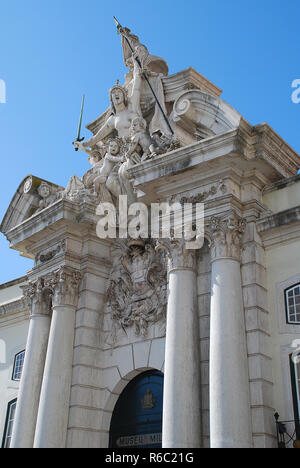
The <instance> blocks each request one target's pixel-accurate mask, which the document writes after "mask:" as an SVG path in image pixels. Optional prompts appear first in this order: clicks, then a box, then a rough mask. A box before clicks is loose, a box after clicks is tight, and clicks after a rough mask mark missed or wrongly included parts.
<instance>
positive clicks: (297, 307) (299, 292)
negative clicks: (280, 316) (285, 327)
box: [285, 284, 300, 325]
mask: <svg viewBox="0 0 300 468" xmlns="http://www.w3.org/2000/svg"><path fill="white" fill-rule="evenodd" d="M285 304H286V312H287V322H288V323H292V324H299V325H300V284H296V285H295V286H292V287H291V288H289V289H286V291H285Z"/></svg>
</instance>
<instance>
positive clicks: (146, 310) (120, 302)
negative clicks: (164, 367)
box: [107, 239, 167, 341]
mask: <svg viewBox="0 0 300 468" xmlns="http://www.w3.org/2000/svg"><path fill="white" fill-rule="evenodd" d="M166 307H167V269H166V260H165V258H164V254H163V252H157V251H156V250H155V245H154V243H153V242H152V241H143V240H141V239H138V240H131V241H128V243H127V246H126V250H125V252H123V253H122V254H121V255H119V256H118V257H117V258H116V260H115V262H114V267H113V269H112V272H111V275H110V283H109V287H108V292H107V312H109V313H110V314H111V319H112V334H111V338H112V341H114V340H115V339H116V333H117V329H118V328H122V329H123V331H124V332H125V333H126V330H128V329H129V328H130V327H134V330H135V334H136V335H137V336H140V335H141V336H143V337H146V336H147V334H148V330H149V327H150V326H151V325H152V324H155V323H157V322H159V321H161V322H162V323H163V324H164V323H165V318H166Z"/></svg>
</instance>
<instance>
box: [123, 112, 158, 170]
mask: <svg viewBox="0 0 300 468" xmlns="http://www.w3.org/2000/svg"><path fill="white" fill-rule="evenodd" d="M146 128H147V123H146V121H145V119H143V117H135V118H134V119H133V120H132V122H131V127H130V140H129V141H130V143H129V150H128V151H127V152H126V157H127V158H129V159H131V161H132V162H133V163H135V164H138V163H140V162H143V161H146V159H148V158H149V157H150V156H151V153H152V152H153V150H154V141H153V140H152V139H151V137H150V135H149V133H148V132H147V130H146ZM151 150H152V151H151Z"/></svg>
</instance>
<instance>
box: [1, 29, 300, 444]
mask: <svg viewBox="0 0 300 468" xmlns="http://www.w3.org/2000/svg"><path fill="white" fill-rule="evenodd" d="M119 32H120V33H121V38H122V48H123V55H124V63H125V66H126V67H127V68H128V73H127V75H126V76H125V83H124V85H121V84H120V83H119V82H118V83H117V84H115V85H114V86H113V87H112V88H111V90H110V91H109V108H108V109H107V110H106V111H105V112H104V113H103V114H102V115H101V116H100V117H98V118H97V119H96V120H95V121H94V122H92V123H91V124H89V125H88V126H87V128H88V129H89V130H90V131H91V132H92V136H91V138H90V139H89V140H87V141H86V142H84V143H83V142H82V141H76V142H74V147H75V149H76V150H82V151H83V154H87V155H88V161H89V163H90V164H91V168H90V169H89V170H88V171H87V173H86V174H85V175H84V176H83V177H82V178H79V177H77V176H76V175H75V176H73V177H72V178H71V179H70V181H69V183H68V185H67V187H65V188H64V187H59V186H57V185H55V184H54V183H52V182H48V181H44V180H41V179H39V178H38V177H35V176H27V177H26V178H25V179H24V181H23V182H22V183H21V185H20V187H19V188H18V190H17V192H16V194H15V196H14V198H13V200H12V202H11V204H10V206H9V208H8V210H7V213H6V215H5V217H4V219H3V221H2V224H1V232H2V233H4V235H5V236H6V238H7V239H8V240H9V242H10V244H11V247H12V248H13V249H15V250H17V251H19V252H20V253H21V255H24V256H26V257H29V258H31V259H33V260H34V266H33V268H32V270H30V271H29V272H28V274H27V276H26V278H24V279H22V282H21V283H20V286H16V285H14V286H11V285H7V287H6V289H5V291H7V294H10V291H11V288H17V289H13V291H14V293H12V297H10V298H9V300H3V301H2V303H1V304H0V337H1V332H2V333H3V336H4V338H3V339H5V340H9V339H8V338H5V337H6V336H8V335H5V333H6V327H7V324H8V321H9V320H15V322H16V323H21V322H22V323H23V322H24V323H27V328H28V333H27V330H26V332H25V331H24V330H23V331H22V333H23V334H24V335H25V336H24V338H23V341H26V339H27V344H26V354H25V362H24V368H23V376H22V380H21V382H20V388H19V389H17V387H16V388H15V390H16V393H15V394H14V397H18V403H17V407H16V416H15V421H14V429H13V433H12V437H11V446H12V447H36V448H39V447H49V448H59V447H68V448H71V447H89V448H90V447H108V445H109V443H110V442H109V441H110V440H111V439H110V436H111V434H110V430H111V421H112V418H113V414H114V411H115V409H116V408H117V407H118V402H119V401H120V396H121V395H122V392H123V391H124V389H126V388H128V386H129V384H130V383H131V382H132V381H133V379H134V378H135V377H137V376H138V375H142V374H143V373H145V372H146V371H149V370H155V371H160V372H162V373H163V374H164V397H163V410H162V444H163V446H164V447H166V448H172V447H179V448H185V447H186V448H189V447H209V446H210V447H234V448H239V447H264V448H267V447H274V446H275V445H276V425H275V422H274V417H273V415H274V412H275V410H277V411H279V412H280V414H282V416H285V417H286V419H293V417H292V416H293V402H292V397H291V394H292V391H291V388H290V383H289V380H288V377H287V375H288V370H287V369H288V368H289V354H290V351H291V343H292V342H293V340H295V339H297V337H298V336H299V330H298V327H297V325H296V324H294V325H291V324H286V323H283V322H284V319H283V318H282V316H284V314H285V311H284V310H282V309H283V308H284V294H285V290H286V289H287V288H289V287H291V286H293V285H295V284H296V283H297V282H300V277H299V257H298V258H297V256H299V251H300V250H299V247H300V246H299V229H300V218H299V212H300V211H299V198H297V194H298V193H299V184H300V181H299V176H297V175H296V174H297V171H298V168H299V166H300V157H299V154H298V153H296V152H295V151H294V150H293V149H292V148H291V147H290V146H289V145H287V144H286V143H285V142H284V141H283V140H282V139H281V138H280V136H279V135H277V134H276V133H275V132H274V131H273V130H272V129H271V128H270V127H269V126H268V125H267V124H261V125H256V126H254V127H252V126H251V125H250V124H249V123H248V122H247V121H246V120H245V119H244V118H243V117H242V116H241V115H240V114H239V113H238V112H237V111H236V110H234V109H233V108H232V107H231V106H229V105H228V104H226V103H225V102H224V101H223V100H222V99H221V98H220V95H221V90H220V89H219V88H218V87H217V86H215V85H214V84H213V83H211V82H210V81H208V80H207V79H206V78H205V77H203V76H202V75H200V74H199V73H198V72H196V71H195V70H194V69H192V68H190V69H187V70H184V71H181V72H179V73H176V74H174V75H168V66H167V63H166V61H165V60H164V59H161V58H159V57H156V56H154V55H151V54H150V53H149V51H148V49H147V47H145V46H144V45H143V44H141V43H140V41H139V38H138V37H137V36H136V35H134V34H132V33H131V32H130V31H129V30H128V29H127V28H124V29H120V28H119ZM128 41H129V43H130V44H131V46H132V50H133V52H132V50H131V49H130V48H129V47H128ZM149 84H150V85H151V87H150V86H149ZM151 89H152V90H151ZM152 91H154V93H155V96H156V98H155V97H154V95H153V93H152ZM295 187H296V188H295ZM279 194H281V196H279ZM125 195H126V196H127V202H126V204H127V205H128V207H130V206H132V204H133V203H139V202H142V203H144V205H146V212H150V209H151V204H152V203H163V202H170V201H171V202H172V203H173V202H178V203H179V206H181V205H183V204H184V203H191V204H193V205H195V204H196V203H203V204H204V215H205V219H204V232H203V236H204V240H203V242H199V239H197V242H196V244H195V245H194V247H193V248H192V249H191V248H190V246H188V245H187V240H186V239H184V238H182V239H181V238H177V237H176V236H175V235H174V232H173V231H171V232H170V236H169V237H163V238H158V239H157V238H151V236H149V237H147V238H142V237H143V236H142V235H140V236H137V238H133V237H129V238H126V239H125V238H122V236H121V238H118V239H110V238H101V237H99V235H97V233H98V234H99V230H97V225H98V223H99V217H100V215H99V212H100V211H99V207H101V206H102V207H103V206H106V207H107V206H108V204H111V205H112V206H113V207H115V209H116V216H115V218H114V219H113V220H112V219H111V218H109V217H108V224H109V223H110V225H111V227H113V228H114V229H115V230H116V232H117V233H118V232H121V217H122V213H121V211H120V209H119V200H120V199H121V198H120V197H121V196H125ZM144 214H145V213H144ZM141 219H142V221H141ZM141 219H140V226H139V228H140V232H143V228H145V226H146V221H145V222H144V221H143V220H144V219H145V218H141ZM128 220H129V223H133V222H134V219H133V215H132V214H130V213H129V217H128ZM143 224H144V225H143ZM195 247H196V248H195ZM281 252H282V254H281ZM281 255H284V256H286V258H287V259H289V262H287V263H286V264H285V263H284V262H282V265H281ZM16 291H17V292H16ZM276 294H277V295H278V297H279V298H280V300H279V301H274V297H275V296H276ZM0 299H1V289H0ZM279 304H281V305H279ZM26 321H27V322H26ZM28 322H29V324H28ZM278 324H279V325H278ZM282 334H284V340H286V341H285V342H284V345H283V344H282V343H283V335H282ZM283 348H284V349H283ZM0 371H1V367H0ZM0 377H1V373H0ZM0 380H1V379H0ZM281 382H285V384H284V388H283V387H282V383H281ZM0 384H1V381H0ZM1 385H2V384H1ZM1 388H2V387H0V389H1ZM17 390H18V391H17ZM3 392H4V391H3ZM285 394H287V395H288V396H287V398H284V395H285ZM5 395H6V394H5ZM5 398H6V397H5ZM5 398H4V399H5ZM141 402H142V403H141ZM157 402H158V398H157V396H154V394H153V392H152V390H151V389H150V388H146V389H145V392H144V393H143V396H142V398H140V403H141V405H142V409H143V410H144V411H148V410H149V411H150V410H153V409H155V408H156V405H157ZM286 402H288V403H286ZM0 410H1V411H2V413H1V412H0V417H2V420H3V416H1V415H2V414H4V413H3V412H4V411H5V410H4V407H3V408H2V409H1V407H0ZM0 422H1V419H0ZM0 429H1V426H0ZM156 435H157V434H156ZM158 439H159V440H160V438H158ZM158 439H157V440H158Z"/></svg>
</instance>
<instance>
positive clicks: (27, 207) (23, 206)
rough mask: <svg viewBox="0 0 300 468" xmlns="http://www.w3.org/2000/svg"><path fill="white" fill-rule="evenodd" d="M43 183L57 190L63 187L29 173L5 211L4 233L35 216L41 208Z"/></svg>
mask: <svg viewBox="0 0 300 468" xmlns="http://www.w3.org/2000/svg"><path fill="white" fill-rule="evenodd" d="M42 183H46V184H47V185H49V186H50V187H52V188H53V189H54V190H55V191H57V190H59V189H62V190H63V188H62V187H59V186H57V185H55V184H53V183H52V182H48V181H46V180H44V179H40V178H39V177H35V176H32V175H29V176H27V177H25V179H24V180H23V181H22V182H21V184H20V186H19V188H18V190H17V191H16V193H15V195H14V196H13V199H12V201H11V203H10V205H9V207H8V209H7V211H6V213H5V216H4V218H3V221H2V223H1V226H0V231H1V232H2V233H3V234H6V233H8V232H9V231H10V230H12V229H13V228H15V227H16V226H18V225H19V224H21V223H23V221H26V220H27V219H29V218H30V217H31V216H33V215H34V214H35V213H36V211H37V210H38V209H39V206H40V201H41V197H40V195H39V193H38V189H39V187H40V185H41V184H42Z"/></svg>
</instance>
